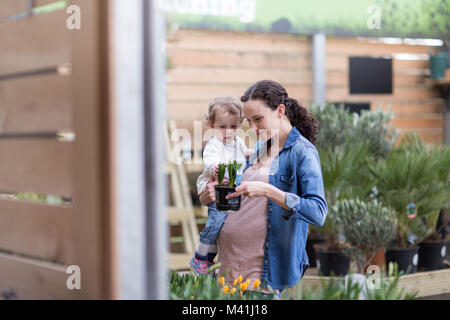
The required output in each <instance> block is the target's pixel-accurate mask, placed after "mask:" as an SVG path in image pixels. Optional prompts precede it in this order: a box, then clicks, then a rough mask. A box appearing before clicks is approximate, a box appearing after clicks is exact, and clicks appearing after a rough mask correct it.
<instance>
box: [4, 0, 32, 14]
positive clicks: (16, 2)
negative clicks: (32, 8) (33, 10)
mask: <svg viewBox="0 0 450 320" xmlns="http://www.w3.org/2000/svg"><path fill="white" fill-rule="evenodd" d="M25 10H26V2H25V0H2V1H0V17H7V16H11V15H13V14H16V13H20V12H23V11H25Z"/></svg>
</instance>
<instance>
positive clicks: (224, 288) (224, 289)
mask: <svg viewBox="0 0 450 320" xmlns="http://www.w3.org/2000/svg"><path fill="white" fill-rule="evenodd" d="M228 290H230V288H229V287H228V286H225V287H223V289H222V292H223V293H227V292H228Z"/></svg>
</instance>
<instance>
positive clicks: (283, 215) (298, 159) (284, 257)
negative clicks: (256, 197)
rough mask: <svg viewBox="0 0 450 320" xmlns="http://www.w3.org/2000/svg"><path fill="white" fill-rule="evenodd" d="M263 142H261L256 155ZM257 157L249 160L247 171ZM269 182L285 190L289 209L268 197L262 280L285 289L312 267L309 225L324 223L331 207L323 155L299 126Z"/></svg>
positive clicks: (277, 159)
mask: <svg viewBox="0 0 450 320" xmlns="http://www.w3.org/2000/svg"><path fill="white" fill-rule="evenodd" d="M263 145H264V144H263V143H261V142H260V141H258V143H257V145H256V147H255V149H256V152H255V155H256V154H257V152H259V151H260V149H261V146H263ZM255 160H256V157H251V158H250V159H249V160H247V164H246V168H245V170H247V169H248V168H249V167H250V166H251V165H252V164H253V162H254V161H255ZM269 183H270V184H271V185H273V186H275V187H277V188H278V189H280V190H282V191H285V193H286V206H287V207H288V208H289V210H285V209H284V208H282V207H281V206H279V205H278V204H277V203H276V202H274V201H272V200H270V199H269V200H268V204H267V219H268V222H267V235H266V241H265V246H264V263H263V269H262V277H261V278H262V279H261V280H262V282H264V281H265V282H266V283H267V284H269V285H270V286H271V287H272V288H273V289H280V290H282V289H285V288H289V287H292V286H294V285H296V284H297V282H298V281H299V280H300V279H301V277H302V276H303V273H304V271H306V269H307V268H308V267H309V261H308V256H307V254H306V250H305V245H306V237H307V234H308V224H313V225H318V226H322V225H323V224H324V222H325V219H326V215H327V210H328V208H327V203H326V201H325V192H324V185H323V179H322V170H321V167H320V159H319V154H318V152H317V150H316V148H315V147H314V145H313V144H312V143H310V142H309V141H308V140H307V139H306V138H305V137H303V135H302V134H301V133H300V132H299V131H298V129H297V128H296V127H293V129H292V130H291V132H290V134H289V136H288V138H287V140H286V143H285V145H284V146H283V148H282V149H281V151H280V152H279V154H278V156H277V157H275V159H274V160H273V161H272V163H271V166H270V175H269Z"/></svg>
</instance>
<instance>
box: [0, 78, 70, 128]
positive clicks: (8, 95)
mask: <svg viewBox="0 0 450 320" xmlns="http://www.w3.org/2000/svg"><path fill="white" fill-rule="evenodd" d="M24 93H25V94H24ZM71 129H72V103H71V77H70V76H61V75H59V74H57V73H53V74H46V75H40V76H33V77H25V78H17V79H12V80H8V81H0V134H13V133H38V132H57V131H61V130H71Z"/></svg>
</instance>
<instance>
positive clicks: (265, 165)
mask: <svg viewBox="0 0 450 320" xmlns="http://www.w3.org/2000/svg"><path fill="white" fill-rule="evenodd" d="M241 101H242V102H243V112H244V116H245V118H246V119H247V120H248V121H249V124H250V127H251V129H253V130H255V131H256V133H257V135H258V137H259V138H260V141H259V142H261V140H262V141H265V142H263V143H258V144H257V147H256V153H255V155H258V156H257V157H253V158H252V159H250V160H249V161H247V166H246V169H245V171H244V174H243V177H242V183H241V185H240V186H239V187H237V188H236V192H235V193H233V194H231V195H229V196H228V197H229V198H232V197H237V196H239V195H241V196H243V198H242V201H241V209H240V210H239V211H236V212H229V213H228V216H227V218H226V220H225V223H224V225H223V227H222V230H221V231H220V234H219V237H218V239H217V242H218V247H219V256H218V262H219V263H220V264H221V267H220V269H219V273H220V274H224V273H226V281H227V282H228V283H230V282H232V281H233V279H235V278H236V277H237V276H239V275H242V277H243V278H244V279H250V280H251V281H252V282H254V281H255V280H260V281H261V282H262V283H265V284H266V285H269V286H270V287H271V288H272V289H276V290H278V291H279V292H281V290H283V289H285V288H288V287H292V286H294V285H296V284H297V282H298V281H299V280H300V278H301V277H302V276H303V274H304V272H305V270H306V269H307V268H308V267H309V263H308V257H307V254H306V251H305V244H306V237H307V233H308V224H313V225H319V226H322V225H323V223H324V222H325V218H326V214H327V204H326V202H325V195H324V187H323V180H322V171H321V168H320V160H319V156H318V153H317V150H316V148H315V147H314V144H315V142H316V138H317V134H318V131H319V130H318V124H317V122H316V120H315V119H314V118H313V116H312V115H311V114H310V113H309V112H308V111H307V110H306V109H305V108H304V107H302V106H301V105H299V104H298V102H297V101H296V100H294V99H292V98H290V97H289V96H288V94H287V92H286V90H285V89H284V88H283V87H282V86H281V85H280V84H279V83H276V82H274V81H270V80H264V81H259V82H257V83H255V84H253V85H252V86H251V87H250V88H249V89H248V90H247V91H246V92H245V94H244V96H243V97H242V98H241ZM263 137H264V138H263ZM264 150H268V151H267V152H264ZM215 185H217V182H211V183H209V184H208V185H207V187H206V188H205V190H204V191H203V193H202V194H201V195H200V201H201V202H202V204H204V205H207V204H209V203H211V202H213V201H215V191H214V186H215ZM252 287H253V286H252V284H250V285H249V286H248V288H252Z"/></svg>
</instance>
